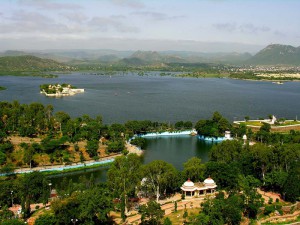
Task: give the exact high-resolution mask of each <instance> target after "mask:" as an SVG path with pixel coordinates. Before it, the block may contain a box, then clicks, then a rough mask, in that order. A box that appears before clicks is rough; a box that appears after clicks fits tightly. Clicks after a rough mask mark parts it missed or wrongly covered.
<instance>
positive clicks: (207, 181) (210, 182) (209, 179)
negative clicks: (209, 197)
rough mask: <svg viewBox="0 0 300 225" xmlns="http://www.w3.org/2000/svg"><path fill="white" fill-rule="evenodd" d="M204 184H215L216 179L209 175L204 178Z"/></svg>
mask: <svg viewBox="0 0 300 225" xmlns="http://www.w3.org/2000/svg"><path fill="white" fill-rule="evenodd" d="M204 184H215V181H214V180H213V179H211V178H210V177H209V178H206V179H205V180H204Z"/></svg>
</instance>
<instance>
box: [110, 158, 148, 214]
mask: <svg viewBox="0 0 300 225" xmlns="http://www.w3.org/2000/svg"><path fill="white" fill-rule="evenodd" d="M140 170H141V159H140V158H139V157H138V156H137V155H136V154H129V155H127V156H120V157H117V158H116V159H115V161H114V162H113V164H112V165H111V167H110V168H109V170H108V173H107V182H108V186H109V187H110V188H111V190H112V191H113V194H114V196H115V197H117V198H120V199H121V200H122V202H123V205H124V208H122V209H121V212H122V217H123V218H124V216H125V215H126V214H127V212H128V208H127V207H128V206H127V203H128V197H129V196H134V195H135V188H136V187H137V186H139V183H140V182H141V179H142V177H141V171H140Z"/></svg>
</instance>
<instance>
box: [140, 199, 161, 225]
mask: <svg viewBox="0 0 300 225" xmlns="http://www.w3.org/2000/svg"><path fill="white" fill-rule="evenodd" d="M140 213H141V214H142V216H141V220H142V223H141V224H149V225H159V224H161V223H160V221H161V219H162V218H163V216H164V214H165V212H164V210H162V209H161V207H160V204H159V203H157V202H155V201H149V202H148V203H147V204H146V205H142V206H141V207H140Z"/></svg>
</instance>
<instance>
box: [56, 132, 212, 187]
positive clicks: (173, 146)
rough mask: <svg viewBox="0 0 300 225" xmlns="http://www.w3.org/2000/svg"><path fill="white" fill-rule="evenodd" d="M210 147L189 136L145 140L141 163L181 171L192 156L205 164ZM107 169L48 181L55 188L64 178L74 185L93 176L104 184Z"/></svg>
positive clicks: (83, 171) (58, 176) (208, 144)
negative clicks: (163, 164) (155, 163)
mask: <svg viewBox="0 0 300 225" xmlns="http://www.w3.org/2000/svg"><path fill="white" fill-rule="evenodd" d="M211 147H212V143H208V142H204V141H201V140H199V139H198V138H197V137H196V136H190V135H186V136H173V137H172V136H168V137H153V138H146V147H145V149H146V150H145V154H144V155H143V162H144V163H149V162H151V161H153V160H157V159H160V160H164V161H166V162H168V163H171V164H173V165H174V166H175V167H176V168H177V169H178V170H182V168H183V163H184V162H186V161H187V160H188V159H190V158H192V157H194V156H197V157H199V158H201V160H202V162H207V161H208V155H209V151H210V149H211ZM108 168H109V167H108V166H107V167H98V168H91V169H86V170H82V171H76V172H70V173H65V174H60V175H55V176H51V177H50V180H51V182H52V183H53V184H54V186H56V187H57V186H61V185H66V184H61V182H62V180H63V178H64V177H66V179H67V182H69V180H70V179H72V181H73V182H74V183H76V182H79V180H80V176H85V177H86V179H87V180H89V179H90V177H91V176H92V175H93V177H94V179H95V181H96V182H97V183H98V182H104V181H106V175H107V170H108Z"/></svg>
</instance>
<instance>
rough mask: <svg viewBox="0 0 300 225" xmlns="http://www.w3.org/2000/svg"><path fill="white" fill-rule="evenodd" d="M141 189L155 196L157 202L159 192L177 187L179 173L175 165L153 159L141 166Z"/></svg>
mask: <svg viewBox="0 0 300 225" xmlns="http://www.w3.org/2000/svg"><path fill="white" fill-rule="evenodd" d="M143 178H144V179H143V184H142V187H141V188H142V189H144V190H145V189H146V192H148V193H152V194H154V195H155V196H156V201H157V202H158V200H159V197H160V196H161V194H163V193H166V192H167V191H170V190H171V191H172V192H173V191H174V190H175V189H177V188H178V178H179V174H178V171H177V170H176V169H175V167H174V166H173V165H171V164H169V163H167V162H165V161H162V160H154V161H152V162H150V163H149V164H147V165H144V167H143Z"/></svg>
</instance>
